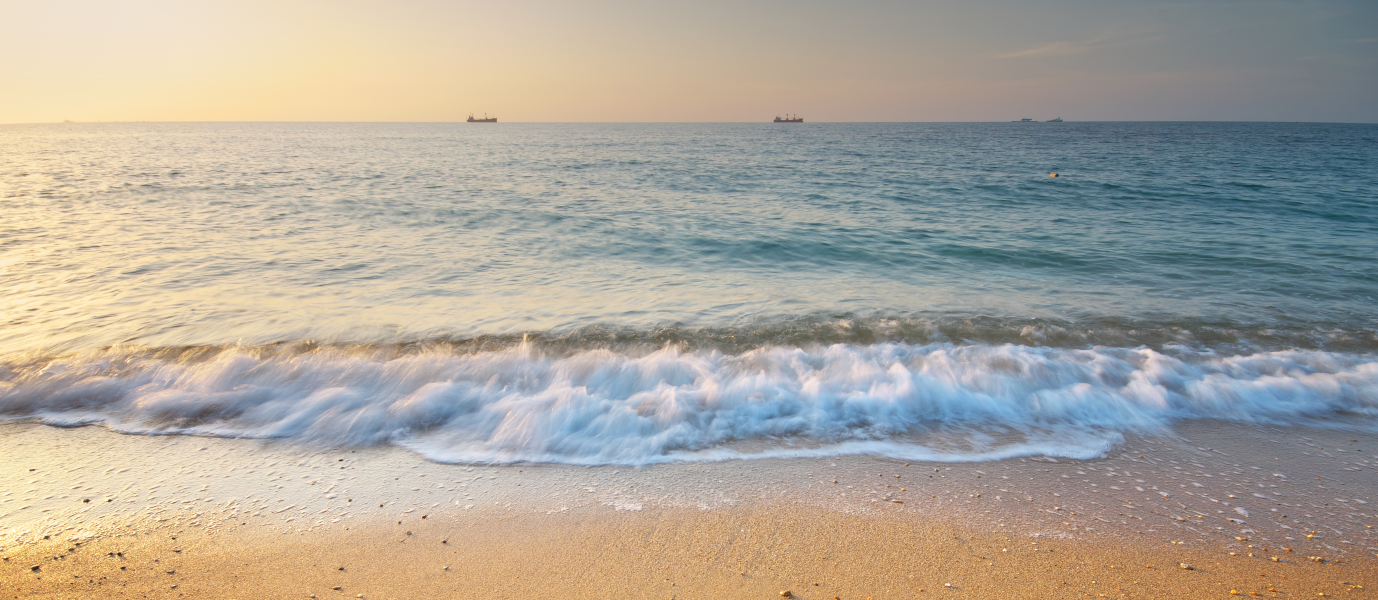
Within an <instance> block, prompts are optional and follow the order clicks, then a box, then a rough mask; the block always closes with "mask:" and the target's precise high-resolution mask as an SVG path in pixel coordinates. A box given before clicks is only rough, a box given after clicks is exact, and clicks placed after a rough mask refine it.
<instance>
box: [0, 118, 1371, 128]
mask: <svg viewBox="0 0 1378 600" xmlns="http://www.w3.org/2000/svg"><path fill="white" fill-rule="evenodd" d="M1047 122H1048V121H1038V120H1036V121H1018V120H998V121H804V122H802V123H790V124H791V125H819V124H862V125H865V124H889V123H924V124H942V123H951V124H975V123H1047ZM1061 122H1062V123H1310V124H1323V125H1374V124H1378V121H1309V120H1293V119H1287V120H1282V119H1274V120H1238V121H1230V120H1218V119H1135V120H1088V121H1076V120H1066V119H1064V120H1063V121H1061ZM129 123H244V124H251V123H274V124H287V123H303V124H306V123H314V124H414V125H422V124H426V125H434V124H461V123H462V124H466V125H467V124H469V122H467V121H462V120H460V121H303V120H259V121H253V120H206V121H177V120H168V121H162V120H157V121H155V120H129V121H72V120H63V121H15V122H10V123H0V126H6V125H91V124H129ZM485 124H486V123H485ZM494 124H507V125H513V124H518V125H750V124H771V125H775V124H778V123H776V122H774V121H500V122H494Z"/></svg>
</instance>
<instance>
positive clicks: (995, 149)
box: [0, 123, 1378, 463]
mask: <svg viewBox="0 0 1378 600" xmlns="http://www.w3.org/2000/svg"><path fill="white" fill-rule="evenodd" d="M1376 141H1378V126H1372V125H1327V124H1274V123H1266V124H1265V123H1032V124H1024V123H993V124H804V125H789V126H784V125H775V124H768V123H767V124H722V125H702V124H692V125H668V124H602V125H597V124H588V125H583V124H579V125H544V124H505V123H504V124H497V125H482V126H479V125H470V124H463V123H460V124H209V123H208V124H64V125H21V126H0V148H3V150H4V151H3V152H0V290H3V300H0V302H3V304H0V356H3V358H0V386H3V387H0V412H2V413H3V414H4V415H7V416H8V418H41V419H44V420H47V421H48V422H52V423H58V424H77V423H103V424H105V425H107V426H110V427H113V428H116V429H120V430H122V431H130V432H192V433H208V434H213V435H248V436H257V437H287V438H301V439H303V440H307V439H309V440H316V441H320V442H323V443H330V444H339V443H349V444H368V443H399V444H404V445H408V446H409V447H415V448H418V449H420V451H422V452H424V453H427V455H429V456H432V457H437V458H443V459H446V460H478V461H483V460H516V459H533V460H559V461H575V462H602V461H610V462H627V463H642V462H653V461H656V460H667V459H670V458H674V459H676V460H679V459H685V457H686V456H707V455H709V454H713V453H714V452H717V454H713V455H714V456H720V455H722V454H721V452H725V450H723V448H724V447H725V446H724V445H725V444H727V445H730V444H731V443H733V442H738V441H743V440H761V439H785V440H789V443H792V444H802V445H804V446H808V447H809V448H811V450H809V451H810V452H824V453H826V452H829V451H834V450H836V451H843V450H838V449H839V448H843V447H844V446H845V445H846V444H853V446H850V447H853V448H854V449H855V448H860V447H859V446H855V444H861V443H864V444H870V445H871V446H867V448H869V449H867V450H856V451H867V452H881V453H886V452H889V453H901V452H911V453H912V452H918V451H920V450H922V451H925V452H939V451H941V452H948V453H949V454H951V455H953V456H956V455H962V456H976V455H982V456H985V455H984V454H981V452H988V451H994V450H991V448H1006V449H1010V448H1013V449H1014V450H1010V451H1024V450H1028V451H1033V450H1029V449H1030V448H1035V447H1037V448H1039V450H1038V451H1040V452H1051V453H1057V451H1056V450H1049V448H1051V447H1052V446H1048V445H1047V444H1046V443H1044V442H1046V441H1047V440H1046V439H1044V438H1047V439H1052V440H1058V441H1059V442H1058V443H1062V442H1066V441H1067V440H1069V439H1072V438H1076V439H1080V440H1081V442H1075V440H1074V441H1073V442H1067V444H1066V445H1067V447H1068V448H1072V447H1075V448H1073V449H1071V450H1065V452H1064V453H1068V454H1077V453H1081V454H1086V453H1095V452H1098V451H1100V450H1098V449H1103V448H1104V447H1105V444H1107V443H1113V441H1114V439H1115V435H1117V434H1118V432H1122V431H1125V430H1130V429H1136V430H1140V429H1144V428H1153V427H1161V426H1163V425H1165V424H1167V423H1170V422H1171V421H1172V420H1174V419H1182V418H1229V419H1243V420H1250V419H1258V420H1268V421H1270V422H1284V423H1285V422H1295V421H1298V420H1302V419H1306V420H1311V421H1314V420H1316V419H1321V420H1328V421H1330V422H1339V423H1347V424H1351V425H1353V424H1360V425H1365V426H1367V425H1369V424H1371V423H1372V422H1373V419H1374V416H1375V415H1376V414H1378V359H1375V358H1374V354H1373V353H1374V351H1375V349H1378V334H1376V333H1375V332H1376V331H1378V301H1376V300H1375V298H1378V167H1375V165H1378V143H1375V142H1376ZM1052 172H1056V173H1058V175H1059V176H1058V177H1056V178H1053V177H1049V173H1052ZM523 340H525V341H523ZM562 410H563V411H564V412H561V411H562ZM409 411H410V412H409ZM971 427H977V428H989V427H995V428H997V429H999V428H1004V429H1005V430H1008V431H1014V432H1016V433H1017V434H1018V435H1017V437H1019V438H1020V441H1019V442H1018V443H1014V444H1013V445H1010V444H1005V443H1004V442H988V443H987V442H979V440H977V438H974V437H971V436H969V435H968V436H966V437H962V441H961V442H960V443H956V445H955V446H953V447H951V448H948V447H946V446H945V447H944V448H945V449H944V448H938V446H936V445H935V443H930V442H922V441H916V440H915V439H913V437H914V436H916V435H919V434H920V433H923V432H933V431H938V432H943V431H958V430H961V431H970V428H971ZM1010 428H1013V429H1010ZM1073 430H1075V431H1076V432H1080V433H1079V434H1078V435H1081V434H1084V435H1081V437H1080V438H1077V437H1076V436H1071V437H1069V434H1068V432H1069V431H1073ZM983 431H984V430H983ZM987 433H988V432H987ZM983 435H985V434H983ZM769 436H774V437H769ZM1039 436H1043V437H1039ZM1049 436H1050V437H1049ZM996 437H997V438H998V437H999V436H996ZM1035 438H1037V439H1039V440H1044V441H1037V440H1036V439H1035ZM973 440H977V441H973ZM1036 442H1037V443H1036ZM1082 442H1084V443H1082ZM877 443H879V444H882V446H883V447H884V448H890V449H889V450H876V449H875V448H874V445H875V444H877ZM983 444H984V445H983ZM1002 444H1003V445H1002ZM1038 444H1044V445H1042V446H1039V445H1038ZM953 448H956V449H953ZM1020 448H1023V449H1024V450H1019V449H1020ZM829 449H832V450H829ZM794 451H798V449H797V448H796V449H795V450H794ZM686 453H688V454H686ZM952 453H955V454H952ZM945 456H946V455H945Z"/></svg>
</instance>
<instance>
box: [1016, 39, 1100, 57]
mask: <svg viewBox="0 0 1378 600" xmlns="http://www.w3.org/2000/svg"><path fill="white" fill-rule="evenodd" d="M1088 49H1090V46H1088V45H1084V44H1073V43H1071V42H1053V43H1051V44H1043V45H1042V46H1035V47H1033V48H1029V49H1027V50H1020V51H1018V52H1011V53H1009V54H1001V55H1000V58H1030V57H1039V56H1070V55H1072V54H1081V53H1082V52H1085V51H1087V50H1088Z"/></svg>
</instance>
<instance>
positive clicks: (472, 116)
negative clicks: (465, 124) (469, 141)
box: [469, 113, 498, 123]
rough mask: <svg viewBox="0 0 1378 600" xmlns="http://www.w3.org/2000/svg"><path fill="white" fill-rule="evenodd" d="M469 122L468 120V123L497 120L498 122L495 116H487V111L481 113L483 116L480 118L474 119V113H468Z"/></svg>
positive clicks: (493, 121)
mask: <svg viewBox="0 0 1378 600" xmlns="http://www.w3.org/2000/svg"><path fill="white" fill-rule="evenodd" d="M469 122H470V123H497V122H498V118H497V117H490V116H488V113H483V118H482V119H475V118H474V115H473V114H470V115H469Z"/></svg>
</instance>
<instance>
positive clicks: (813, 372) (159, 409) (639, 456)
mask: <svg viewBox="0 0 1378 600" xmlns="http://www.w3.org/2000/svg"><path fill="white" fill-rule="evenodd" d="M481 346H482V345H468V346H465V345H458V346H457V345H454V344H432V345H398V346H361V345H353V346H347V345H334V346H318V345H313V344H309V343H296V344H283V345H276V346H259V347H242V346H224V347H192V348H176V349H173V348H165V349H130V348H113V349H106V350H101V351H92V352H86V353H76V354H70V355H65V356H59V357H51V356H48V357H41V356H31V357H27V358H26V357H11V358H10V359H8V360H7V361H5V362H0V419H4V420H24V419H36V420H40V421H42V422H44V423H48V424H52V425H60V426H77V425H86V424H99V425H103V426H106V427H109V428H110V429H113V430H116V431H120V432H125V433H131V434H193V435H207V436H223V437H246V438H268V439H284V440H290V441H294V442H299V443H306V444H317V445H325V446H345V445H351V446H360V445H374V444H395V445H400V446H403V447H406V448H409V449H412V450H414V451H416V452H418V453H420V454H422V455H424V456H426V457H428V458H430V459H433V460H438V461H444V462H513V461H540V462H561V463H575V464H628V465H641V464H649V463H656V462H666V461H694V460H725V459H739V458H753V457H765V456H827V455H837V454H856V453H866V454H877V455H883V456H892V457H896V458H901V459H913V460H948V461H955V460H989V459H997V458H1006V457H1011V456H1020V455H1048V456H1067V457H1072V458H1090V457H1094V456H1098V455H1102V454H1103V453H1104V452H1106V451H1107V450H1109V449H1110V448H1111V447H1113V445H1114V444H1115V443H1116V442H1117V441H1118V440H1120V439H1121V436H1122V435H1123V434H1124V433H1128V432H1138V433H1152V432H1159V431H1163V430H1164V428H1166V427H1167V426H1168V425H1170V424H1171V423H1172V422H1173V421H1175V420H1182V419H1221V420H1228V421H1235V422H1246V423H1259V424H1277V425H1286V424H1295V423H1313V422H1325V421H1328V420H1334V421H1337V422H1338V421H1342V422H1344V423H1346V424H1348V425H1349V426H1361V427H1372V426H1373V425H1374V424H1375V423H1378V357H1375V356H1374V355H1372V354H1368V353H1345V352H1330V351H1321V350H1307V349H1291V350H1275V351H1259V352H1254V353H1246V354H1235V355H1221V354H1218V353H1217V352H1215V351H1213V350H1209V349H1207V350H1200V349H1190V348H1185V347H1178V346H1172V345H1167V346H1165V347H1160V348H1156V349H1155V348H1151V347H1146V346H1139V347H1103V346H1091V347H1083V348H1068V347H1062V348H1048V347H1036V346H1030V345H1016V344H989V343H977V344H966V345H959V344H953V343H950V342H942V343H925V344H913V343H903V342H881V343H870V344H858V343H832V344H821V343H820V344H802V345H766V346H761V347H757V348H753V349H748V350H744V351H740V352H731V351H724V350H721V349H713V348H706V347H689V346H683V345H674V344H669V345H665V346H662V347H659V348H653V347H650V348H647V347H640V348H638V347H636V346H604V347H582V348H580V347H561V348H556V347H547V346H543V345H541V344H535V343H530V342H517V343H512V344H505V345H504V344H496V345H495V346H494V347H491V348H485V347H481Z"/></svg>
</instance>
